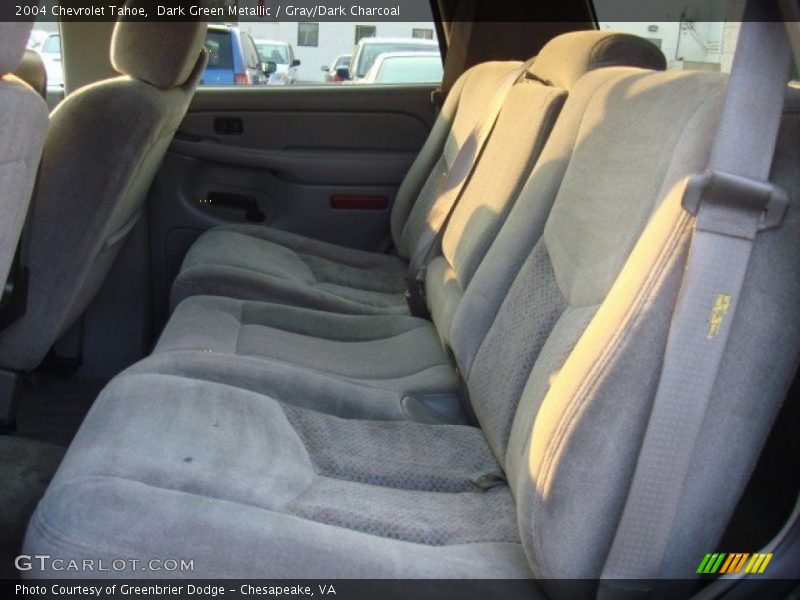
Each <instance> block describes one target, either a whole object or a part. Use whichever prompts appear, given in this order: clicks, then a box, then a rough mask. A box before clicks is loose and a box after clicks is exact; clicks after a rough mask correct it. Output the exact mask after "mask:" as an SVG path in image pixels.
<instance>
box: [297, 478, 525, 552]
mask: <svg viewBox="0 0 800 600" xmlns="http://www.w3.org/2000/svg"><path fill="white" fill-rule="evenodd" d="M283 510H285V511H287V512H289V513H291V514H294V515H296V516H298V517H303V518H306V519H311V520H314V521H317V522H320V523H327V524H329V525H335V526H337V527H345V528H347V529H352V530H354V531H360V532H363V533H368V534H371V535H376V536H380V537H385V538H390V539H394V540H403V541H408V542H414V543H417V544H427V545H431V546H442V545H446V544H470V543H487V542H507V543H516V544H518V543H519V534H518V532H517V521H516V513H515V507H514V500H513V498H512V496H511V493H510V492H509V489H508V487H506V486H503V487H497V488H493V489H490V490H487V491H485V492H474V491H472V492H461V493H437V492H421V491H409V490H397V489H391V488H387V487H380V486H375V485H369V484H365V483H354V482H351V481H342V480H338V479H331V478H329V477H319V478H317V480H316V481H315V482H314V484H313V485H312V486H311V488H310V489H309V490H307V491H306V493H304V494H303V495H302V496H301V497H300V498H298V499H296V500H294V501H292V502H291V503H289V504H288V505H286V506H285V507H284V509H283Z"/></svg>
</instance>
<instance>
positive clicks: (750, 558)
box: [697, 552, 772, 575]
mask: <svg viewBox="0 0 800 600" xmlns="http://www.w3.org/2000/svg"><path fill="white" fill-rule="evenodd" d="M771 560H772V553H771V552H770V553H769V554H765V553H760V552H756V553H755V554H749V553H747V552H730V553H726V552H715V553H708V554H706V555H705V556H704V557H703V560H702V561H700V566H699V567H697V572H698V573H700V574H701V575H714V574H720V575H725V574H729V573H741V572H742V569H744V572H745V573H750V574H753V575H754V574H757V573H763V572H764V570H765V569H766V568H767V565H768V564H769V561H771Z"/></svg>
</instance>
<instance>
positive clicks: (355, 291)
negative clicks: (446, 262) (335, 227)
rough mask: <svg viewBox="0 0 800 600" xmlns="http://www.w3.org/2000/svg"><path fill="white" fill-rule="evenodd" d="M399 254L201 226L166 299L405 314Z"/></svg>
mask: <svg viewBox="0 0 800 600" xmlns="http://www.w3.org/2000/svg"><path fill="white" fill-rule="evenodd" d="M406 270H407V264H406V261H405V260H404V259H402V258H399V257H396V256H389V255H385V254H378V253H373V252H364V251H360V250H353V249H350V248H343V247H340V246H335V245H333V244H328V243H325V242H320V241H317V240H313V239H310V238H306V237H303V236H300V235H296V234H292V233H288V232H285V231H279V230H276V229H271V228H268V227H263V226H259V225H252V226H251V225H230V226H223V227H217V228H214V229H211V230H209V231H207V232H206V233H204V234H203V235H202V236H200V238H199V239H198V240H197V242H196V243H195V244H194V245H193V246H192V248H191V249H190V250H189V253H188V254H187V255H186V258H185V259H184V262H183V265H182V267H181V271H180V274H179V275H178V277H177V278H176V280H175V283H174V284H173V288H172V293H171V298H170V300H171V304H172V307H173V308H174V307H175V306H177V305H178V304H179V303H180V302H181V300H183V299H185V298H187V297H189V296H194V295H202V294H208V295H214V296H228V297H233V298H241V299H245V300H263V301H270V302H281V303H286V304H291V305H294V306H305V307H308V308H318V309H321V310H329V311H335V312H341V313H354V314H384V313H397V314H406V313H408V307H407V305H406V301H405V297H404V292H405V290H406V281H405V278H406Z"/></svg>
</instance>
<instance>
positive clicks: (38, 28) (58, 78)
mask: <svg viewBox="0 0 800 600" xmlns="http://www.w3.org/2000/svg"><path fill="white" fill-rule="evenodd" d="M27 47H28V49H30V50H35V51H36V52H38V53H39V56H41V57H42V62H43V63H44V68H45V71H46V73H47V104H48V105H49V106H50V108H54V107H55V106H56V104H58V103H59V102H60V101H61V100H62V99H63V98H64V64H63V60H62V55H61V35H60V33H59V24H58V22H54V21H52V20H50V19H49V18H47V17H45V16H40V17H39V18H38V19H37V20H36V23H35V24H34V26H33V30H32V31H31V34H30V37H29V38H28V44H27Z"/></svg>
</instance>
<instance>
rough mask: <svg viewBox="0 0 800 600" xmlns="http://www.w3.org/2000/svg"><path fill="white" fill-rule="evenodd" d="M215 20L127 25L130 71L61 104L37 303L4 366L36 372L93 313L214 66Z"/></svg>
mask: <svg viewBox="0 0 800 600" xmlns="http://www.w3.org/2000/svg"><path fill="white" fill-rule="evenodd" d="M205 34H206V24H205V23H156V22H129V21H120V22H118V23H117V25H116V28H115V30H114V34H113V37H112V41H111V62H112V65H113V66H114V69H115V70H116V71H118V72H119V73H122V76H121V77H116V78H113V79H107V80H104V81H100V82H98V83H95V84H92V85H89V86H86V87H84V88H82V89H80V90H78V91H76V92H74V93H72V94H70V95H69V96H67V98H66V99H65V100H64V101H63V102H62V103H61V104H60V105H59V106H58V107H57V108H56V109H55V111H53V113H52V115H51V119H50V131H49V133H48V135H47V140H46V142H45V148H44V155H43V158H42V165H41V173H40V180H39V185H38V192H37V194H36V198H35V201H34V207H33V214H32V222H31V229H30V241H29V248H28V265H27V266H28V268H29V272H30V286H29V291H28V301H27V311H26V313H25V315H24V316H23V317H21V318H20V319H18V320H17V321H15V322H14V323H12V324H11V325H10V326H9V327H8V328H7V329H6V330H5V331H3V332H2V333H0V366H2V367H5V368H9V369H13V370H22V371H27V370H30V369H32V368H34V367H36V366H37V365H38V364H39V363H40V362H41V360H42V359H43V358H44V357H45V355H46V354H47V352H48V350H49V349H50V347H51V346H52V345H53V343H54V342H55V341H56V340H57V339H58V338H59V337H60V335H61V334H63V333H64V332H65V331H66V330H67V329H68V328H69V327H70V325H72V323H74V322H75V320H76V319H77V318H78V317H79V316H80V315H81V314H82V313H83V311H84V310H85V309H86V307H87V305H88V304H89V302H90V301H91V300H92V299H93V298H94V296H95V295H96V293H97V291H98V289H99V288H100V285H101V284H102V282H103V281H104V279H105V277H106V275H107V273H108V271H109V269H110V268H111V265H112V263H113V260H114V258H115V257H116V255H117V253H118V251H119V249H120V247H121V245H122V242H123V241H124V240H125V238H126V237H127V235H128V234H129V233H130V231H131V230H132V229H133V227H134V226H135V225H136V223H137V221H138V219H139V215H140V213H141V210H142V204H143V202H144V199H145V196H146V194H147V191H148V189H149V188H150V185H151V183H152V181H153V178H154V177H155V174H156V170H157V169H158V167H159V165H160V163H161V161H162V159H163V157H164V154H165V153H166V150H167V147H168V146H169V143H170V141H171V140H172V138H173V135H174V133H175V131H176V130H177V128H178V126H179V125H180V122H181V120H182V119H183V117H184V115H185V114H186V110H187V108H188V105H189V102H190V100H191V98H192V95H193V93H194V90H195V87H196V86H197V83H198V81H199V79H200V76H201V75H202V73H203V70H204V69H205V64H206V53H205V50H204V49H203V43H204V41H205Z"/></svg>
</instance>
